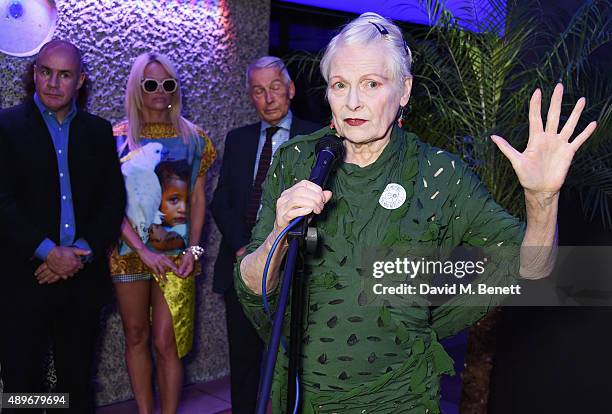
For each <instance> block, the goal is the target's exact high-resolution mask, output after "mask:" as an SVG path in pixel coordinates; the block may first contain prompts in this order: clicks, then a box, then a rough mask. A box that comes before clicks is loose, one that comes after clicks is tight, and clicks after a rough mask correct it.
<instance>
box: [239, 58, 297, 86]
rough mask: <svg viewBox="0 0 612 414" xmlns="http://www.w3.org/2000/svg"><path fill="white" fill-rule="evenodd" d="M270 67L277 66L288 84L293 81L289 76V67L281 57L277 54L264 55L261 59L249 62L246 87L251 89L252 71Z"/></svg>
mask: <svg viewBox="0 0 612 414" xmlns="http://www.w3.org/2000/svg"><path fill="white" fill-rule="evenodd" d="M268 68H277V69H278V70H279V71H280V73H281V75H282V77H283V79H284V81H285V84H286V85H289V83H290V82H291V76H289V72H288V71H287V67H286V66H285V62H283V60H282V59H281V58H279V57H276V56H262V57H260V58H259V59H256V60H254V61H253V62H251V63H250V64H249V66H248V67H247V70H246V87H247V89H249V88H250V87H251V84H250V82H251V72H252V71H253V70H255V69H268Z"/></svg>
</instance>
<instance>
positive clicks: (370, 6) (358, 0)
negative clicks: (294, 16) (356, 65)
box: [281, 0, 504, 31]
mask: <svg viewBox="0 0 612 414" xmlns="http://www.w3.org/2000/svg"><path fill="white" fill-rule="evenodd" d="M281 1H283V2H285V3H297V4H302V5H305V6H312V7H320V8H324V9H331V10H338V11H343V12H349V13H356V14H361V13H365V12H368V11H370V12H375V13H378V14H380V15H381V16H383V17H387V18H390V19H393V20H401V21H405V22H410V23H417V24H423V25H430V24H432V23H434V22H432V21H430V17H429V16H428V13H427V12H426V10H425V8H424V6H423V3H424V2H423V1H422V0H386V1H372V0H281ZM443 3H444V5H445V6H446V8H447V9H448V10H450V11H451V12H452V13H453V14H454V15H455V16H456V17H458V18H460V20H461V18H467V19H468V20H470V21H480V20H483V18H485V17H489V16H490V14H491V12H492V10H491V7H490V4H489V1H487V0H446V1H444V2H443ZM493 17H495V20H497V21H502V20H500V19H503V18H504V16H493ZM460 25H462V26H463V27H464V28H465V29H469V30H474V31H478V28H476V27H473V26H472V25H469V24H461V21H460Z"/></svg>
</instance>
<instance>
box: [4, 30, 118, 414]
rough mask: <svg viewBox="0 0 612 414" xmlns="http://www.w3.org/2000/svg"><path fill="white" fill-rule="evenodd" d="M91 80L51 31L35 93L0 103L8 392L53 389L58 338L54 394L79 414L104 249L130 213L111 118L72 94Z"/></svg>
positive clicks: (104, 274)
mask: <svg viewBox="0 0 612 414" xmlns="http://www.w3.org/2000/svg"><path fill="white" fill-rule="evenodd" d="M84 79H85V74H84V72H83V70H82V60H81V54H80V52H79V50H78V49H77V48H76V47H75V46H74V45H72V44H71V43H69V42H65V41H58V40H54V41H51V42H49V43H47V44H46V45H44V46H43V47H42V48H41V51H40V53H39V54H38V57H37V59H36V63H35V67H34V83H35V91H36V93H35V95H34V97H33V99H28V100H27V101H26V102H25V103H23V104H21V105H19V106H15V107H13V108H8V109H6V110H3V111H0V228H1V229H2V231H1V232H0V263H2V267H3V268H2V270H1V272H0V284H1V287H0V314H1V315H2V334H0V372H1V375H2V381H3V384H4V390H3V391H4V393H26V392H27V393H40V392H45V391H46V390H45V389H44V387H43V383H44V379H45V374H46V366H45V364H44V362H45V357H46V354H47V351H48V349H49V345H51V346H52V349H53V356H54V364H55V369H56V373H57V383H56V387H55V389H54V392H60V393H69V404H70V408H69V409H66V410H62V412H65V413H80V414H82V413H93V412H94V402H93V389H92V387H91V380H92V374H93V369H92V368H93V356H94V348H95V342H96V336H97V333H98V327H99V325H100V324H99V313H100V309H101V307H102V304H103V302H104V299H106V298H107V295H108V294H109V293H110V288H111V285H110V276H109V270H108V260H107V251H108V250H109V248H110V247H111V246H112V244H113V243H114V242H115V241H116V240H117V238H118V236H119V229H120V225H121V221H122V219H123V216H124V213H125V189H124V184H123V178H122V175H121V170H120V167H119V161H118V158H117V153H116V148H115V144H114V139H113V134H112V129H111V125H110V123H108V122H107V121H105V120H103V119H101V118H98V117H96V116H93V115H90V114H88V113H86V112H84V111H82V110H80V109H77V107H76V104H75V98H76V96H77V94H78V90H79V88H81V86H82V85H83V82H84ZM12 412H13V409H11V408H9V407H6V406H4V408H3V413H4V414H8V413H12ZM15 412H18V413H25V412H42V410H31V411H30V410H24V409H19V410H15Z"/></svg>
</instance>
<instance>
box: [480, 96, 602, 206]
mask: <svg viewBox="0 0 612 414" xmlns="http://www.w3.org/2000/svg"><path fill="white" fill-rule="evenodd" d="M562 100H563V85H561V84H557V86H556V87H555V90H554V92H553V94H552V98H551V101H550V107H549V109H548V116H547V117H546V129H544V126H543V123H542V113H541V110H542V91H541V90H540V89H536V90H535V92H534V93H533V95H532V96H531V101H530V102H529V141H528V142H527V148H525V150H524V151H523V152H519V151H517V150H516V149H514V148H513V147H512V145H510V144H509V143H508V142H507V141H506V140H505V139H504V138H502V137H500V136H497V135H492V136H491V139H492V140H493V142H495V144H496V145H497V146H498V147H499V149H500V150H501V152H503V153H504V155H505V156H506V157H507V158H508V159H509V160H510V162H511V163H512V167H513V168H514V171H515V172H516V175H517V176H518V179H519V181H520V183H521V185H522V186H523V188H524V189H525V191H527V192H533V193H547V194H556V193H558V192H559V190H560V189H561V186H562V185H563V182H564V181H565V178H566V177H567V172H568V170H569V167H570V165H571V163H572V159H573V158H574V154H575V153H576V151H578V148H580V146H581V145H582V144H583V143H584V142H585V141H586V140H587V139H588V138H589V137H590V136H591V134H592V133H593V131H594V130H595V127H596V126H597V123H596V122H595V121H593V122H591V123H590V124H589V125H587V127H586V128H585V129H584V130H583V131H582V132H581V133H580V134H579V135H578V136H577V137H576V138H575V139H574V140H573V141H571V142H570V141H569V140H570V138H571V137H572V134H573V133H574V129H575V128H576V124H577V123H578V120H579V119H580V115H581V114H582V110H583V109H584V107H585V104H586V100H585V99H584V98H580V99H579V100H578V102H577V103H576V105H575V106H574V109H573V110H572V113H571V115H570V117H569V118H568V120H567V122H566V123H565V125H564V126H563V128H562V129H561V131H560V132H559V117H560V115H561V102H562Z"/></svg>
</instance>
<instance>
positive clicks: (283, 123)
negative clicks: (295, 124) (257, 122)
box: [261, 110, 293, 131]
mask: <svg viewBox="0 0 612 414" xmlns="http://www.w3.org/2000/svg"><path fill="white" fill-rule="evenodd" d="M292 119H293V114H292V113H291V110H289V112H287V115H285V117H284V118H283V119H281V120H280V121H279V123H278V124H276V126H277V127H281V128H283V129H286V130H287V131H289V130H290V129H291V120H292ZM271 126H272V124H270V123H269V122H266V121H264V120H262V121H261V130H262V131H265V130H266V129H268V128H270V127H271Z"/></svg>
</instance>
